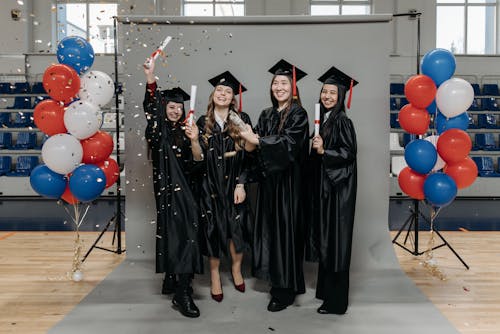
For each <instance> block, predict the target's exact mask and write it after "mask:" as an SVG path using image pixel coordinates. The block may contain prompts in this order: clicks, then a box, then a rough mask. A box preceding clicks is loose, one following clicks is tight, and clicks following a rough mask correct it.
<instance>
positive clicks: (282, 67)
mask: <svg viewBox="0 0 500 334" xmlns="http://www.w3.org/2000/svg"><path fill="white" fill-rule="evenodd" d="M294 67H295V80H296V81H299V80H300V79H302V78H303V77H305V76H306V75H307V73H306V72H304V71H302V70H301V69H300V68H298V67H296V66H295V65H292V64H290V63H289V62H287V61H286V60H284V59H281V60H280V61H279V62H277V63H276V64H275V65H274V66H273V67H271V68H270V69H269V72H271V73H272V74H275V75H289V76H292V75H293V68H294Z"/></svg>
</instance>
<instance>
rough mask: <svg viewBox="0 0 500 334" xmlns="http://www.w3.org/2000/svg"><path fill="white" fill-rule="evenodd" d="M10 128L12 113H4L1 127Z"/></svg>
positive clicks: (1, 116) (0, 116)
mask: <svg viewBox="0 0 500 334" xmlns="http://www.w3.org/2000/svg"><path fill="white" fill-rule="evenodd" d="M4 126H6V127H9V126H10V113H6V112H2V113H0V127H4Z"/></svg>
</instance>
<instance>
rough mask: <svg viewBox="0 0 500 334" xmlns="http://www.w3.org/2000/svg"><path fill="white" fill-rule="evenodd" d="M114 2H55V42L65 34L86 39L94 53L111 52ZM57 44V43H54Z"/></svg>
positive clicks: (115, 6)
mask: <svg viewBox="0 0 500 334" xmlns="http://www.w3.org/2000/svg"><path fill="white" fill-rule="evenodd" d="M117 6H118V5H117V4H116V3H102V2H99V3H97V2H92V1H79V2H74V3H71V2H69V1H67V2H65V3H58V4H57V11H56V13H57V14H56V15H57V42H59V41H60V40H61V39H63V38H64V37H66V36H75V35H77V36H81V37H83V38H85V39H86V40H88V41H89V42H90V44H91V45H92V47H93V48H94V52H95V53H113V52H114V40H113V16H115V15H116V13H117ZM55 45H57V43H55Z"/></svg>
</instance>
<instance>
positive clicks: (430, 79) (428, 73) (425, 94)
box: [398, 49, 478, 208]
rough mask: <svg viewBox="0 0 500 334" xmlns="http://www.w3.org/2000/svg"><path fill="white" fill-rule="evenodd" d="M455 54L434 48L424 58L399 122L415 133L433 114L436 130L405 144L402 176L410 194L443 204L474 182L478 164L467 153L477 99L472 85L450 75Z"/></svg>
mask: <svg viewBox="0 0 500 334" xmlns="http://www.w3.org/2000/svg"><path fill="white" fill-rule="evenodd" d="M455 67H456V63H455V57H454V56H453V54H452V53H451V52H449V51H448V50H444V49H434V50H431V51H429V52H428V53H426V54H425V56H424V57H423V58H422V62H421V68H422V73H423V74H421V75H414V76H412V77H410V79H409V80H408V81H407V82H406V85H405V95H406V98H407V99H408V101H409V102H410V103H409V104H407V105H405V106H404V107H403V108H401V110H400V112H399V123H400V124H401V127H402V128H403V129H404V130H406V131H407V132H409V133H410V134H413V135H416V136H423V135H425V134H426V133H427V131H428V128H429V124H430V121H431V116H433V120H434V124H435V131H436V132H437V135H436V134H435V132H433V133H432V135H430V136H427V137H426V138H423V139H420V138H418V137H417V138H416V139H414V140H412V141H411V142H410V143H408V145H407V146H406V148H405V153H404V154H405V160H406V163H407V164H408V167H405V168H404V169H403V170H402V171H401V173H400V174H399V177H398V182H399V186H400V188H401V190H402V191H403V192H405V193H406V194H407V195H408V196H410V197H411V198H414V199H417V200H423V199H425V200H427V202H428V203H430V204H431V205H432V206H433V207H436V208H441V207H444V206H447V205H449V204H450V203H451V202H453V200H454V199H455V197H456V195H457V190H458V189H462V188H466V187H468V186H470V185H471V184H472V183H474V180H475V179H476V177H477V172H478V171H477V166H476V164H475V163H474V161H473V160H472V159H471V158H470V157H469V156H468V154H469V152H470V150H471V148H472V142H471V139H470V137H469V135H468V134H467V133H466V132H465V131H464V130H466V129H467V127H468V125H469V117H468V115H467V112H466V110H467V109H468V108H469V107H470V105H471V104H472V102H473V99H474V90H473V88H472V86H471V84H470V83H469V82H467V81H465V80H463V79H460V78H452V75H453V73H454V72H455Z"/></svg>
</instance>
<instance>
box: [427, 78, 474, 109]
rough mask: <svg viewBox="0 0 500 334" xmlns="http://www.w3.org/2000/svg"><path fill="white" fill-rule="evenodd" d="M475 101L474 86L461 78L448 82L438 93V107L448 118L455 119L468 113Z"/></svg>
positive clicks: (442, 85) (444, 83)
mask: <svg viewBox="0 0 500 334" xmlns="http://www.w3.org/2000/svg"><path fill="white" fill-rule="evenodd" d="M473 101H474V89H473V88H472V85H471V84H470V83H469V82H467V81H465V80H464V79H460V78H451V79H448V80H446V81H445V82H443V83H442V84H441V86H439V88H438V90H437V93H436V105H437V107H438V109H439V110H440V111H441V113H442V114H443V115H445V116H446V117H455V116H458V115H460V114H461V113H463V112H465V111H467V109H469V107H470V106H471V104H472V102H473Z"/></svg>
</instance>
